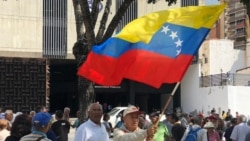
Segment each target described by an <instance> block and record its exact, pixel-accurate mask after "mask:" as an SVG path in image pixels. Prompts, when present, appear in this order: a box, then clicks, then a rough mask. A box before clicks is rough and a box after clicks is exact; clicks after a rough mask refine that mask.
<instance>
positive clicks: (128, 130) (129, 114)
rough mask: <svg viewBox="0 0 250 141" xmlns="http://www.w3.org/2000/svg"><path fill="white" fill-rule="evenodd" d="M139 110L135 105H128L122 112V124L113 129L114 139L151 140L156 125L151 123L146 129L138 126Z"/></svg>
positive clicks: (127, 140)
mask: <svg viewBox="0 0 250 141" xmlns="http://www.w3.org/2000/svg"><path fill="white" fill-rule="evenodd" d="M140 114H141V112H140V111H139V109H137V108H136V107H135V106H130V107H128V108H127V109H125V110H124V112H123V120H124V125H122V127H121V128H117V129H115V130H114V141H151V140H153V136H154V133H155V132H156V126H154V125H152V126H150V127H149V128H148V129H147V130H142V129H140V128H139V127H138V123H139V115H140Z"/></svg>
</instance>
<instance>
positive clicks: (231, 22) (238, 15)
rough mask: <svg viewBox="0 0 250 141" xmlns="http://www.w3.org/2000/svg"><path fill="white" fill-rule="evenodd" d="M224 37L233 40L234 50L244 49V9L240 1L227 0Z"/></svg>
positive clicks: (245, 36)
mask: <svg viewBox="0 0 250 141" xmlns="http://www.w3.org/2000/svg"><path fill="white" fill-rule="evenodd" d="M225 15H226V17H225V24H226V27H225V37H226V38H228V39H231V40H234V41H235V42H234V47H235V48H236V49H243V50H245V49H246V39H247V33H246V16H247V12H246V7H245V6H244V5H243V4H242V3H240V0H229V3H228V8H227V9H226V12H225Z"/></svg>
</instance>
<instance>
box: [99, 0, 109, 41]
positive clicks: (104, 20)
mask: <svg viewBox="0 0 250 141" xmlns="http://www.w3.org/2000/svg"><path fill="white" fill-rule="evenodd" d="M111 5H112V0H107V1H106V5H105V9H104V13H103V16H102V19H101V22H100V27H99V30H98V33H97V35H96V42H97V44H99V43H100V42H101V40H102V36H103V34H104V31H105V29H106V28H105V27H106V23H107V20H108V16H109V12H110V6H111Z"/></svg>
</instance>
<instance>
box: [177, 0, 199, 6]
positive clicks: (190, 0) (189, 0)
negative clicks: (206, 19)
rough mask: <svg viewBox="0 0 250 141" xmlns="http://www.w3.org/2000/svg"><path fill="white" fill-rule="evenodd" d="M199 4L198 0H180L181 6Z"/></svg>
mask: <svg viewBox="0 0 250 141" xmlns="http://www.w3.org/2000/svg"><path fill="white" fill-rule="evenodd" d="M197 5H199V1H198V0H182V1H181V7H185V6H197Z"/></svg>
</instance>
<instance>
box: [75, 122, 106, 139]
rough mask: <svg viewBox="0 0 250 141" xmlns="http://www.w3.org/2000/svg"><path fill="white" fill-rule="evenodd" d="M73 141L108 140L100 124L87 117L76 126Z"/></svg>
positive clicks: (104, 129)
mask: <svg viewBox="0 0 250 141" xmlns="http://www.w3.org/2000/svg"><path fill="white" fill-rule="evenodd" d="M74 141H109V136H108V133H107V131H106V128H105V127H104V126H103V125H102V124H100V125H98V124H95V123H94V122H92V121H91V120H90V119H89V120H88V121H86V122H85V123H83V124H82V125H81V126H80V127H78V128H77V130H76V135H75V139H74Z"/></svg>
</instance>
